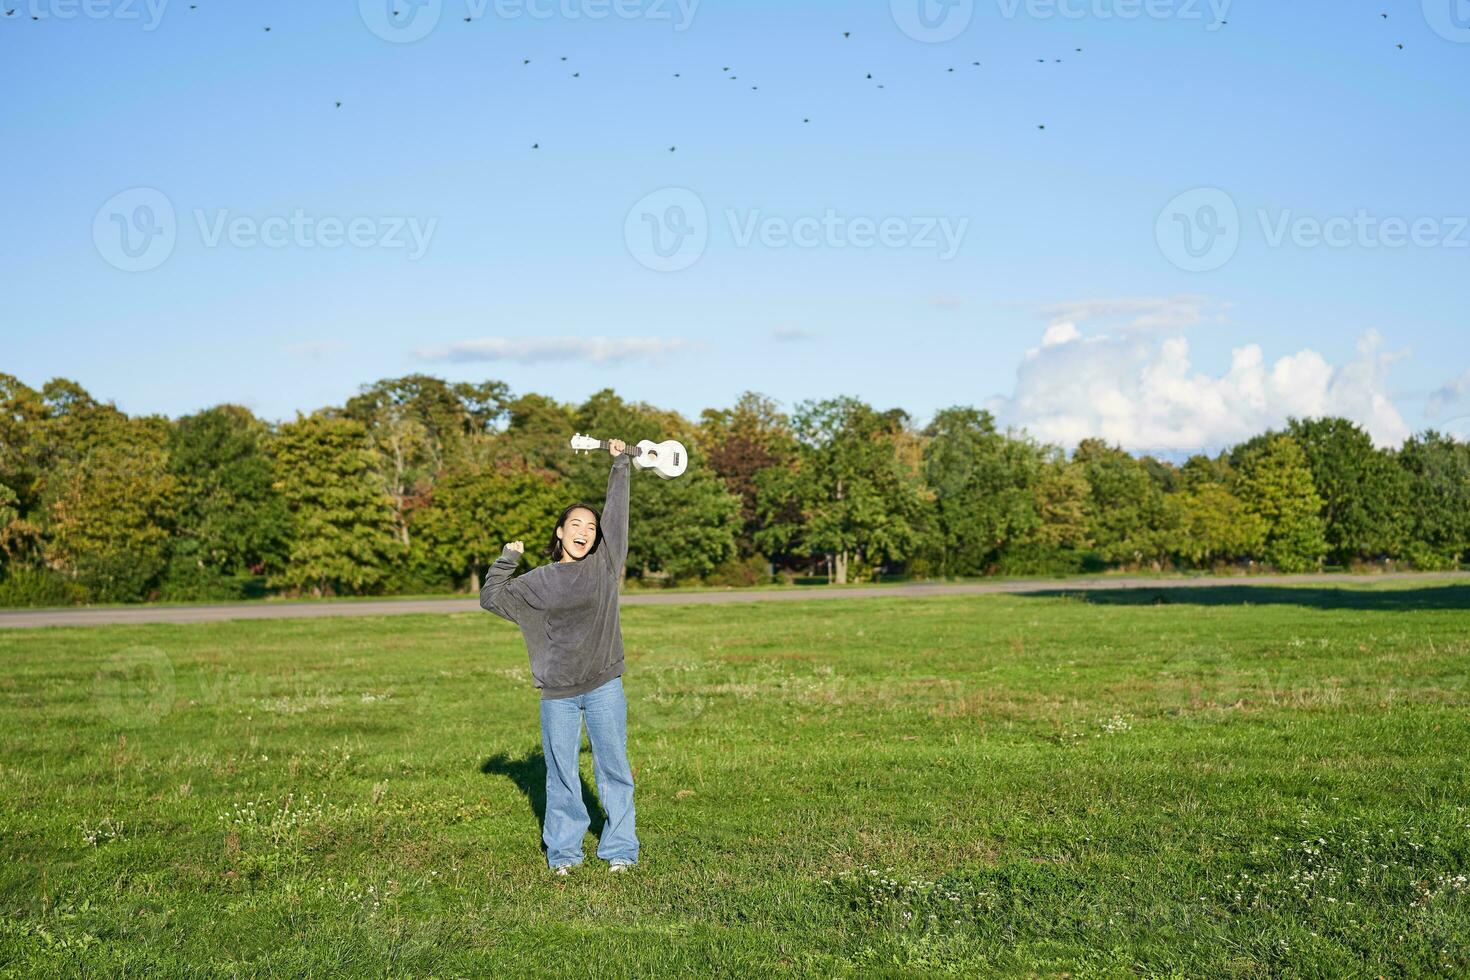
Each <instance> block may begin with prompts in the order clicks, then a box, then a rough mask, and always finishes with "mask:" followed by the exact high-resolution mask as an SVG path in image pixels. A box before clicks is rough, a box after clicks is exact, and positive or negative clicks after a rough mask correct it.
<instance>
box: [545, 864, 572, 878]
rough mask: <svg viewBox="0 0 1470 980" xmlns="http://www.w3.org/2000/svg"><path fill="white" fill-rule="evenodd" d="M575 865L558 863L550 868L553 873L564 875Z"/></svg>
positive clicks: (569, 872)
mask: <svg viewBox="0 0 1470 980" xmlns="http://www.w3.org/2000/svg"><path fill="white" fill-rule="evenodd" d="M575 867H576V865H575V864H558V865H557V866H556V867H554V868H552V869H551V870H552V872H553V873H555V874H558V875H561V876H562V877H566V876H567V875H569V874H571V873H572V869H573V868H575Z"/></svg>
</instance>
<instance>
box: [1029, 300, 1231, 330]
mask: <svg viewBox="0 0 1470 980" xmlns="http://www.w3.org/2000/svg"><path fill="white" fill-rule="evenodd" d="M1227 308H1228V307H1227V304H1224V303H1220V302H1218V301H1216V300H1212V299H1211V298H1210V297H1208V296H1198V295H1194V294H1191V293H1184V294H1181V295H1179V296H1135V297H1125V298H1123V299H1081V300H1071V301H1069V302H1066V303H1053V304H1051V305H1049V306H1043V307H1042V308H1041V312H1042V313H1043V314H1044V315H1045V316H1046V317H1047V318H1048V319H1050V320H1052V321H1053V322H1054V323H1060V322H1072V323H1082V322H1085V321H1087V320H1109V321H1115V322H1116V325H1117V326H1118V327H1119V328H1126V329H1132V330H1182V329H1184V328H1185V327H1192V326H1195V325H1196V324H1200V323H1218V322H1220V321H1222V320H1224V318H1225V315H1224V314H1225V310H1226V309H1227Z"/></svg>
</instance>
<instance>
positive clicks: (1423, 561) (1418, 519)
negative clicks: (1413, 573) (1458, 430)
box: [1398, 430, 1470, 568]
mask: <svg viewBox="0 0 1470 980" xmlns="http://www.w3.org/2000/svg"><path fill="white" fill-rule="evenodd" d="M1398 463H1399V465H1400V466H1401V467H1403V470H1404V472H1405V473H1406V474H1407V475H1408V478H1409V480H1410V481H1411V482H1412V486H1413V492H1412V493H1411V494H1410V500H1409V507H1408V525H1409V526H1408V537H1409V542H1410V543H1409V545H1408V547H1407V554H1408V556H1409V558H1410V559H1411V560H1412V561H1413V562H1414V563H1415V564H1416V565H1418V566H1420V567H1422V568H1454V567H1455V566H1457V565H1458V564H1459V563H1460V562H1461V561H1462V560H1463V559H1464V557H1465V555H1467V554H1470V445H1467V444H1465V443H1463V442H1457V441H1455V440H1454V439H1453V438H1451V437H1449V436H1446V435H1442V434H1440V433H1438V432H1434V431H1432V430H1431V431H1428V432H1424V433H1423V434H1421V435H1417V436H1414V437H1413V438H1411V439H1409V440H1408V441H1406V442H1405V443H1404V445H1403V447H1402V448H1401V449H1400V450H1399V453H1398Z"/></svg>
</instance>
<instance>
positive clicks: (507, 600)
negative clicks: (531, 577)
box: [480, 541, 527, 623]
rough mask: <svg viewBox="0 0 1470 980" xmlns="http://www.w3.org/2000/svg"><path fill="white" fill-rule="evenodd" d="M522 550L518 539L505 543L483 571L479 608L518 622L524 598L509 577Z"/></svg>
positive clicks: (518, 562) (523, 606)
mask: <svg viewBox="0 0 1470 980" xmlns="http://www.w3.org/2000/svg"><path fill="white" fill-rule="evenodd" d="M524 551H525V546H524V545H522V544H521V543H520V542H519V541H512V542H511V543H510V544H508V545H506V546H505V547H504V548H503V549H501V552H500V557H499V558H496V559H495V561H494V562H493V563H491V565H490V568H489V569H488V570H487V571H486V572H485V584H484V585H482V586H480V608H481V609H485V610H488V611H490V612H493V613H494V614H495V615H497V616H499V617H500V618H501V619H508V620H510V621H511V622H512V623H519V622H520V620H519V619H518V618H517V616H518V615H519V614H520V612H521V610H523V609H525V608H527V606H526V600H525V598H524V597H523V596H522V595H521V592H520V589H518V588H517V587H516V583H515V581H514V580H513V579H512V578H511V576H512V575H514V574H515V570H516V566H517V565H519V564H520V563H521V554H522V553H523V552H524Z"/></svg>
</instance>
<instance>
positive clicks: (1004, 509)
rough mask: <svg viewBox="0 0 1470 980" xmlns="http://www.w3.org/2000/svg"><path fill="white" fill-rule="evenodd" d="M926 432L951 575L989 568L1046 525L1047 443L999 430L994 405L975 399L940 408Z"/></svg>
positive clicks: (943, 552) (928, 474) (927, 470)
mask: <svg viewBox="0 0 1470 980" xmlns="http://www.w3.org/2000/svg"><path fill="white" fill-rule="evenodd" d="M924 435H925V436H926V437H927V442H926V444H925V446H924V470H923V472H924V481H925V483H926V484H927V485H928V487H929V489H930V490H932V491H933V493H934V498H935V499H934V524H935V529H934V530H935V543H936V546H937V548H936V552H937V553H936V560H935V564H936V565H937V567H938V568H939V570H940V571H941V572H942V573H943V574H946V575H977V574H981V573H983V572H985V571H986V570H987V567H988V566H990V565H992V564H994V563H995V562H996V561H997V560H998V558H999V557H1000V554H1001V553H1002V552H1003V551H1004V550H1005V549H1006V548H1007V547H1009V546H1011V545H1013V544H1015V543H1017V542H1020V541H1025V540H1026V539H1028V538H1030V537H1032V536H1033V535H1034V534H1035V533H1036V532H1037V531H1038V530H1039V529H1040V527H1041V516H1040V514H1039V512H1038V499H1037V495H1036V487H1037V484H1038V482H1039V480H1040V477H1041V471H1042V453H1041V450H1040V449H1039V447H1037V446H1035V445H1034V444H1033V443H1031V442H1030V441H1028V440H1025V439H1017V438H1012V437H1010V436H1007V435H1003V434H1001V433H999V432H997V431H996V428H995V419H994V418H993V417H992V416H991V414H990V413H989V412H985V411H980V410H977V409H974V408H969V407H955V408H946V409H943V410H941V411H940V412H938V413H936V414H935V416H934V418H933V420H932V421H931V422H930V423H929V425H928V426H927V427H926V428H925V430H924Z"/></svg>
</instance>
